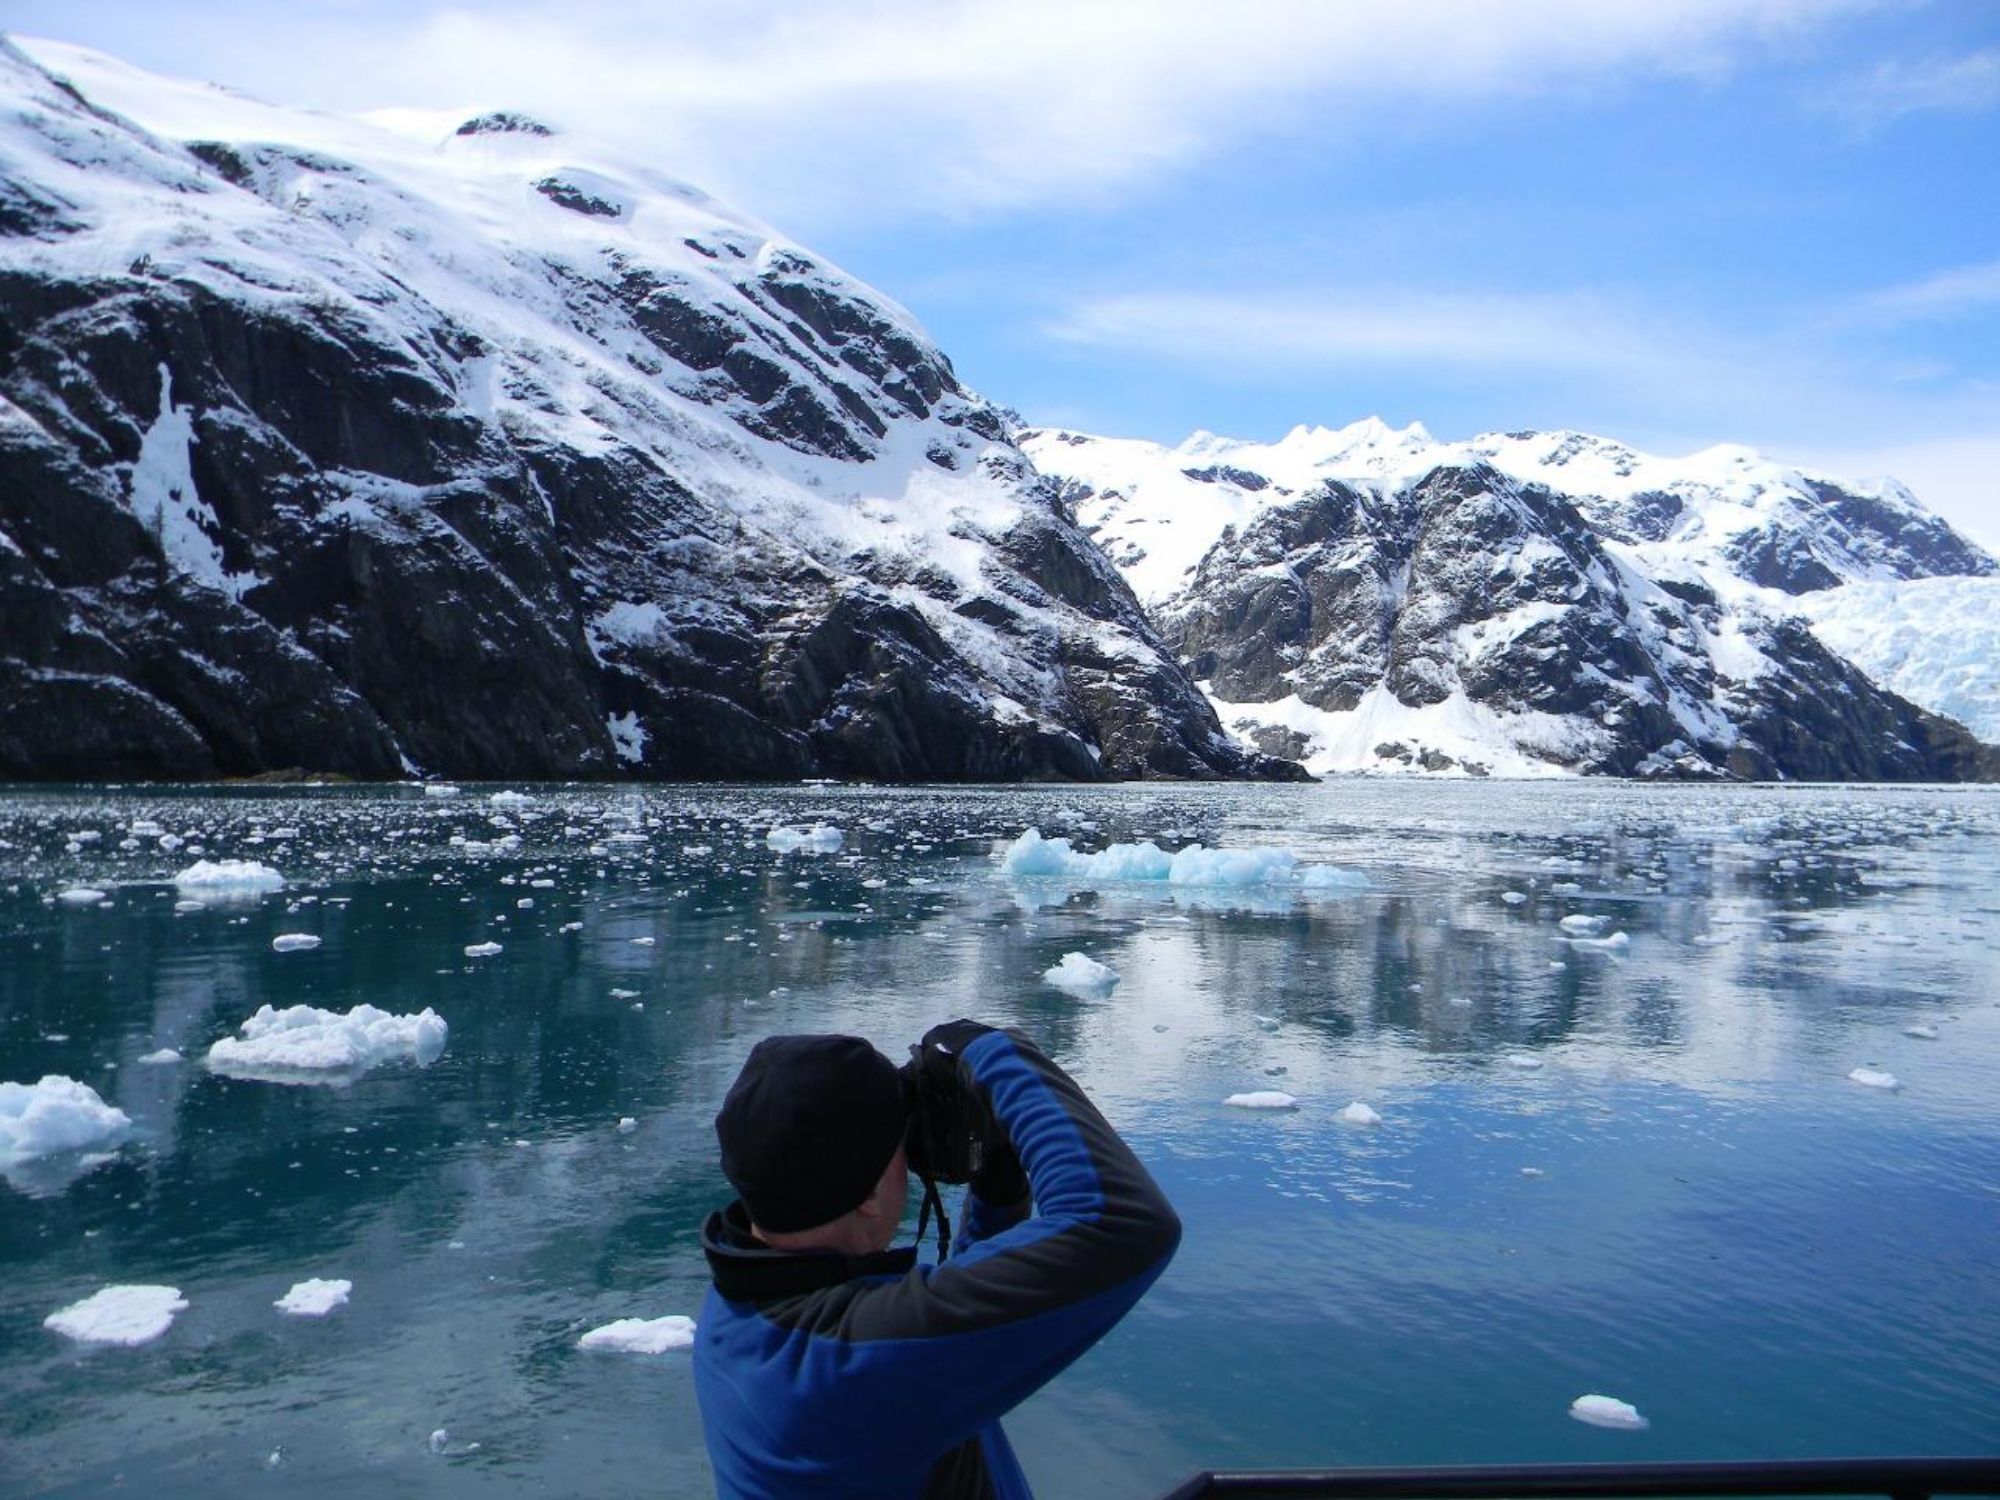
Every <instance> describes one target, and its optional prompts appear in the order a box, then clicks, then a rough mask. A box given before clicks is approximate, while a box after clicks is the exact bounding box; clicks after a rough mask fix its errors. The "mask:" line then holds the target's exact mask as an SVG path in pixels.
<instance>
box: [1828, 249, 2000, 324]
mask: <svg viewBox="0 0 2000 1500" xmlns="http://www.w3.org/2000/svg"><path fill="white" fill-rule="evenodd" d="M1996 306H2000V260H1989V261H1987V262H1985V263H1984V264H1982V265H1976V266H1958V267H1955V268H1954V269H1952V270H1949V271H1940V272H1938V273H1937V274H1936V275H1934V276H1927V277H1925V278H1924V279H1923V280H1921V281H1913V282H1909V283H1907V284H1905V285H1903V286H1895V287H1889V288H1887V289H1885V290H1883V291H1879V292H1876V293H1874V294H1872V295H1871V296H1868V297H1866V298H1864V299H1862V301H1861V303H1860V304H1859V306H1858V307H1857V309H1856V310H1855V313H1856V321H1861V322H1875V323H1904V322H1930V321H1936V322H1946V321H1949V320H1951V319H1954V318H1959V317H1962V316H1964V315H1965V314H1967V313H1975V312H1979V311H1981V310H1982V309H1985V308H1989V307H1996Z"/></svg>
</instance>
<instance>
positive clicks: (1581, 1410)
mask: <svg viewBox="0 0 2000 1500" xmlns="http://www.w3.org/2000/svg"><path fill="white" fill-rule="evenodd" d="M1569 1414H1570V1415H1571V1416H1572V1417H1575V1418H1576V1419H1577V1421H1579V1422H1588V1423H1589V1424H1590V1425H1591V1426H1592V1427H1615V1428H1617V1429H1619V1430H1620V1431H1622V1432H1644V1431H1645V1430H1646V1429H1647V1428H1648V1427H1650V1426H1652V1425H1653V1424H1652V1423H1651V1422H1648V1421H1647V1420H1646V1419H1645V1418H1644V1417H1642V1416H1640V1415H1639V1408H1638V1407H1636V1406H1633V1405H1632V1404H1631V1403H1629V1402H1626V1401H1620V1400H1619V1399H1618V1398H1617V1397H1615V1396H1578V1397H1577V1398H1576V1400H1574V1401H1572V1402H1570V1404H1569Z"/></svg>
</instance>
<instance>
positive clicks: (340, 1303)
mask: <svg viewBox="0 0 2000 1500" xmlns="http://www.w3.org/2000/svg"><path fill="white" fill-rule="evenodd" d="M353 1290H354V1283H353V1282H351V1281H338V1280H325V1279H322V1278H320V1277H318V1276H314V1277H311V1278H309V1279H308V1280H305V1281H301V1282H298V1283H296V1284H294V1285H293V1287H292V1289H291V1290H290V1291H289V1292H287V1293H285V1295H284V1296H282V1297H280V1298H279V1299H278V1300H277V1301H276V1302H273V1303H272V1304H271V1306H273V1307H275V1308H277V1310H278V1311H279V1312H281V1313H288V1314H290V1315H291V1316H292V1317H294V1318H323V1317H325V1316H326V1315H327V1314H328V1313H330V1312H332V1311H333V1310H334V1309H335V1308H337V1307H345V1306H346V1305H347V1294H348V1293H349V1292H351V1291H353Z"/></svg>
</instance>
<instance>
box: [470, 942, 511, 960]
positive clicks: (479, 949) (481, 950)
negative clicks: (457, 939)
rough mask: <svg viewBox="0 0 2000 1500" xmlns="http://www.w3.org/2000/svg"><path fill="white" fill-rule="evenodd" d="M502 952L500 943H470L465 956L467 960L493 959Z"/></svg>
mask: <svg viewBox="0 0 2000 1500" xmlns="http://www.w3.org/2000/svg"><path fill="white" fill-rule="evenodd" d="M500 951H502V950H501V947H500V944H498V943H468V944H467V945H466V949H465V956H466V957H467V958H491V957H493V955H494V954H496V953H499V952H500Z"/></svg>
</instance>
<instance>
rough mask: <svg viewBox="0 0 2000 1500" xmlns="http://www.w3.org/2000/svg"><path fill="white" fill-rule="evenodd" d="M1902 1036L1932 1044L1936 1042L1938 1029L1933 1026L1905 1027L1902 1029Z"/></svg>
mask: <svg viewBox="0 0 2000 1500" xmlns="http://www.w3.org/2000/svg"><path fill="white" fill-rule="evenodd" d="M1903 1035H1904V1036H1913V1037H1917V1038H1919V1039H1920V1040H1923V1041H1926V1042H1934V1041H1936V1040H1937V1036H1938V1029H1937V1027H1935V1026H1905V1027H1904V1028H1903Z"/></svg>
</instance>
